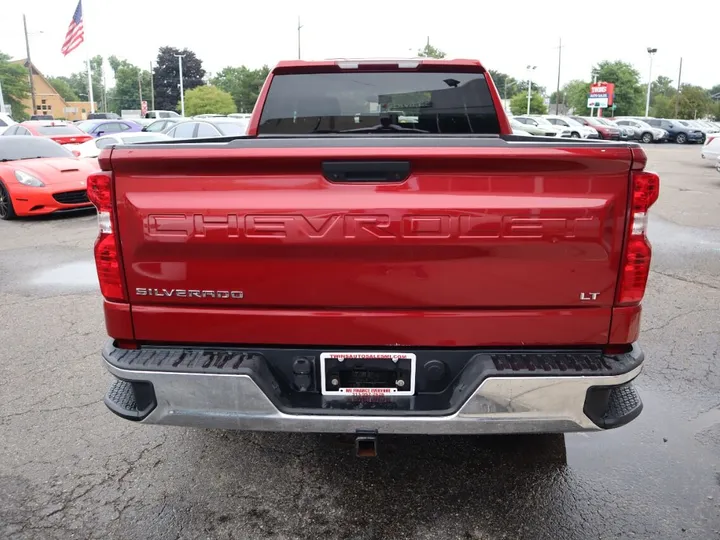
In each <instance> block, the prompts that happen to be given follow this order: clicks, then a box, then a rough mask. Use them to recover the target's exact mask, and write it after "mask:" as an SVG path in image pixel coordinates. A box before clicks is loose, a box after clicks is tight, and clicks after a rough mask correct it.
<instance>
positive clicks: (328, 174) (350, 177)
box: [322, 161, 410, 182]
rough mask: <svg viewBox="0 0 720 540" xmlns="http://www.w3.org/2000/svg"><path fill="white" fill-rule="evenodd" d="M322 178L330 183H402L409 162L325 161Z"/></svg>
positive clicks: (408, 170)
mask: <svg viewBox="0 0 720 540" xmlns="http://www.w3.org/2000/svg"><path fill="white" fill-rule="evenodd" d="M322 171H323V176H324V177H325V179H326V180H328V181H330V182H403V181H405V180H407V177H408V176H410V162H409V161H325V162H323V164H322Z"/></svg>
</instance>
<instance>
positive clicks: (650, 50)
mask: <svg viewBox="0 0 720 540" xmlns="http://www.w3.org/2000/svg"><path fill="white" fill-rule="evenodd" d="M647 52H648V55H649V56H650V71H649V72H648V87H647V98H646V100H645V116H650V88H651V87H652V62H653V55H654V54H655V53H656V52H657V49H655V48H653V47H648V48H647Z"/></svg>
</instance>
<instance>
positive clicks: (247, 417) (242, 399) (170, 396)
mask: <svg viewBox="0 0 720 540" xmlns="http://www.w3.org/2000/svg"><path fill="white" fill-rule="evenodd" d="M104 363H105V367H106V368H107V369H108V371H110V373H112V374H113V375H114V376H115V377H117V378H118V379H120V380H121V381H141V382H145V383H150V384H151V385H152V390H154V397H155V403H154V408H153V409H152V411H151V412H150V413H149V414H148V415H147V416H145V417H144V418H143V419H142V420H141V421H142V422H143V423H146V424H167V425H177V426H194V427H203V428H219V429H239V430H255V431H292V432H316V433H355V432H357V431H363V430H372V431H376V432H377V433H378V434H384V433H395V434H428V435H445V434H503V433H560V432H571V431H597V430H600V429H601V428H600V427H599V426H598V425H597V424H596V423H595V422H593V421H592V420H591V419H590V418H589V417H588V416H587V415H586V412H585V410H584V409H585V407H586V403H587V399H588V390H589V389H590V388H592V387H618V386H620V385H626V384H627V383H630V381H632V380H633V379H634V378H635V377H637V376H638V375H639V373H640V371H641V369H642V366H641V365H638V366H637V367H636V368H634V369H632V370H631V371H628V372H627V373H623V374H620V375H599V376H572V375H563V376H529V377H520V376H515V377H496V376H493V377H488V378H486V379H485V380H484V381H483V382H482V383H481V384H480V385H479V386H478V388H477V389H476V390H475V392H474V393H472V394H471V395H470V397H469V398H468V399H467V400H465V402H464V403H463V404H462V405H461V406H460V407H459V408H458V410H457V411H456V412H454V413H453V414H449V415H445V416H433V415H427V416H418V415H414V416H403V415H392V416H391V415H376V414H374V415H369V414H367V415H363V414H355V413H353V414H342V415H340V414H338V415H334V414H333V415H331V414H328V412H327V411H323V414H288V413H286V412H283V411H281V410H280V409H279V408H278V407H276V405H275V404H274V403H273V401H272V400H271V399H270V398H269V397H268V395H267V394H266V393H265V392H264V391H263V390H262V389H261V388H260V386H258V385H257V384H256V383H255V381H254V380H253V379H252V378H251V377H250V376H248V375H246V374H224V373H223V374H218V373H177V372H168V371H152V370H149V369H141V370H132V369H121V368H118V367H117V366H115V365H113V364H111V363H110V362H108V361H107V359H106V360H105V361H104ZM120 384H123V383H120ZM148 388H149V386H148ZM625 389H626V390H630V391H632V392H635V391H634V389H632V387H627V386H626V387H625ZM634 395H635V398H637V394H634ZM625 397H626V396H623V397H622V398H620V399H621V400H624V399H625ZM107 402H108V401H107V398H106V403H107ZM108 406H110V407H111V409H112V408H113V407H112V406H111V404H109V405H108ZM623 406H624V405H623ZM641 408H642V404H641V403H640V402H639V399H636V403H635V409H634V410H633V412H632V418H635V417H636V416H637V414H639V412H640V409H641ZM608 410H610V408H608ZM115 412H117V411H115ZM632 418H630V420H631V419H632ZM630 420H627V421H630ZM621 423H627V422H621ZM621 423H618V424H617V425H620V424H621Z"/></svg>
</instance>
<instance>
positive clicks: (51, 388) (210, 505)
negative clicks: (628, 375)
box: [0, 144, 720, 540]
mask: <svg viewBox="0 0 720 540" xmlns="http://www.w3.org/2000/svg"><path fill="white" fill-rule="evenodd" d="M647 151H648V154H649V156H650V166H649V168H651V169H653V170H655V171H657V172H659V173H660V174H661V179H662V193H661V197H660V200H659V202H658V204H657V205H656V206H655V207H654V209H653V214H652V218H651V222H650V237H651V240H652V241H653V245H654V259H653V271H652V275H651V279H650V285H649V290H648V294H647V297H646V301H645V311H644V319H643V333H642V336H641V344H642V345H643V347H644V348H645V351H646V356H647V360H646V363H645V369H644V372H643V374H642V375H641V377H640V378H639V379H638V386H639V388H640V390H641V394H642V397H643V400H644V402H645V410H644V412H643V413H642V415H641V416H640V418H639V419H637V420H636V421H634V422H633V423H631V424H630V425H628V426H625V427H623V428H620V429H617V430H613V431H609V432H605V433H593V434H571V435H568V436H566V437H562V436H550V437H542V438H537V437H403V438H390V439H387V440H383V441H382V443H381V448H380V451H381V456H380V457H379V458H378V459H375V460H358V459H356V458H355V457H353V452H352V445H351V441H349V440H346V439H343V438H338V437H332V436H319V435H312V434H308V435H287V434H255V433H238V432H220V431H208V430H194V429H184V428H174V427H159V426H140V425H136V424H132V423H130V422H127V421H124V420H121V419H119V418H117V417H115V416H114V415H112V414H111V413H110V412H108V411H107V410H106V408H105V406H104V405H103V403H102V398H103V395H104V392H105V390H106V387H107V384H108V382H109V376H108V375H107V374H106V373H105V371H104V369H103V368H102V366H101V364H100V356H99V350H100V347H101V345H102V343H103V341H104V339H105V329H104V322H103V317H102V310H101V303H100V297H99V293H98V291H97V283H96V279H95V270H94V264H93V262H92V254H91V249H92V244H93V241H94V238H95V235H96V223H95V216H94V214H93V213H84V214H79V215H74V216H62V217H53V218H46V219H40V220H37V219H35V220H22V221H17V222H1V223H0V538H3V539H5V538H8V539H37V538H39V539H45V538H62V539H69V538H102V539H115V538H118V539H119V538H122V539H136V538H137V539H163V540H164V539H195V538H241V539H256V538H257V539H264V538H278V539H281V538H282V539H291V538H293V539H294V538H298V539H300V538H303V539H304V538H324V539H336V538H337V539H344V540H381V539H383V540H384V539H411V538H412V539H467V540H472V539H476V540H480V539H482V540H485V539H487V540H494V539H507V540H515V539H520V538H528V539H545V538H547V539H553V540H565V539H582V540H584V539H590V538H622V539H625V538H643V539H644V538H652V539H675V538H678V539H691V538H692V539H703V540H708V539H712V538H720V358H718V348H719V344H720V175H719V174H718V173H717V172H716V171H715V170H714V169H713V168H712V167H711V164H710V163H707V162H704V161H702V160H701V159H700V150H699V148H698V147H697V146H677V145H670V144H665V145H660V146H650V147H648V148H647Z"/></svg>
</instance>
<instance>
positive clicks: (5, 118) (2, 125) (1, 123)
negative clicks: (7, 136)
mask: <svg viewBox="0 0 720 540" xmlns="http://www.w3.org/2000/svg"><path fill="white" fill-rule="evenodd" d="M15 124H17V122H16V121H15V120H13V119H12V118H10V115H8V114H5V113H0V135H2V134H3V133H4V132H5V130H6V129H7V128H9V127H10V126H14V125H15Z"/></svg>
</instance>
